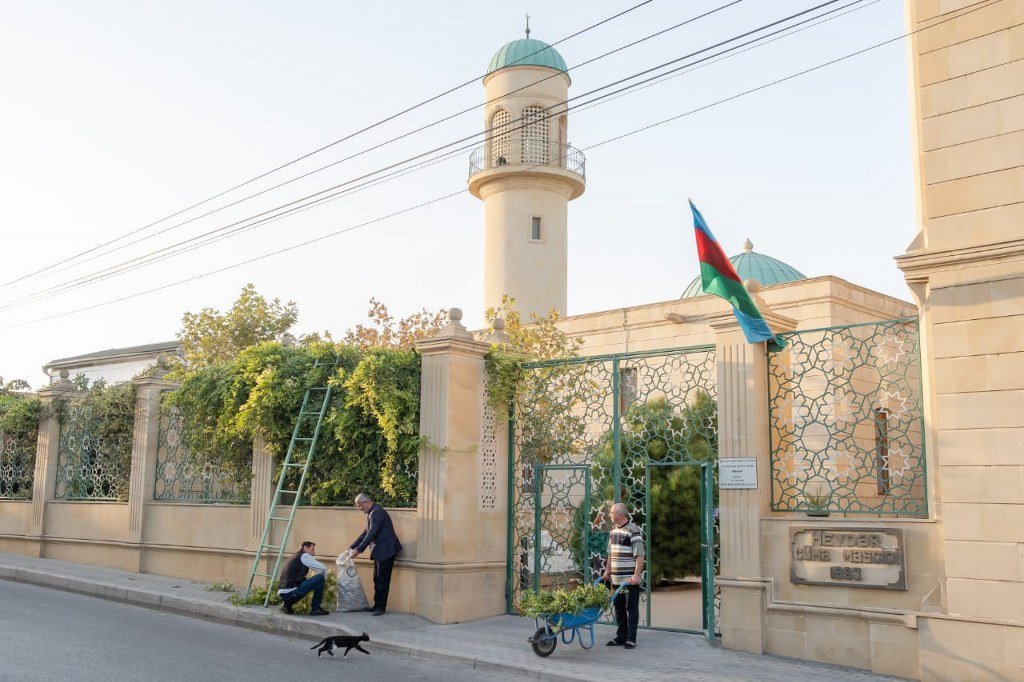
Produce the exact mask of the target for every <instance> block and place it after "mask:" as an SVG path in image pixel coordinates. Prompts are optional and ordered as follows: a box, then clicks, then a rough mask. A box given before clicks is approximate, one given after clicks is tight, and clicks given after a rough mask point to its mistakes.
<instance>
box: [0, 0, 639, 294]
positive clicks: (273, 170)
mask: <svg viewBox="0 0 1024 682" xmlns="http://www.w3.org/2000/svg"><path fill="white" fill-rule="evenodd" d="M652 2H654V0H643V1H642V2H639V3H637V4H635V5H633V6H631V7H627V8H626V9H624V10H622V11H621V12H617V13H616V14H613V15H612V16H610V17H607V18H605V19H602V20H601V21H598V22H597V23H595V24H591V25H590V26H587V27H586V28H583V29H580V30H579V31H576V32H575V33H573V34H571V35H568V36H566V37H564V38H562V39H561V40H556V41H555V42H553V43H551V44H550V45H549V46H547V47H543V48H541V49H539V50H536V51H534V52H532V53H530V54H528V55H525V56H523V57H520V58H519V59H517V60H516V61H517V62H518V61H525V60H527V59H529V58H530V57H532V56H534V55H536V54H538V53H540V52H544V51H545V50H547V49H549V48H551V47H554V46H555V45H559V44H561V43H564V42H566V41H568V40H571V39H572V38H576V37H578V36H580V35H582V34H584V33H586V32H588V31H591V30H593V29H595V28H598V27H599V26H603V25H604V24H607V23H609V22H611V21H614V20H615V19H618V18H620V17H622V16H625V15H626V14H629V13H630V12H633V11H634V10H638V9H640V8H641V7H643V6H645V5H649V4H650V3H652ZM485 76H487V74H486V73H485V74H483V75H480V76H475V77H473V78H471V79H469V80H468V81H465V82H463V83H460V84H459V85H456V86H453V87H451V88H448V89H447V90H445V91H443V92H440V93H438V94H436V95H432V96H431V97H428V98H427V99H425V100H423V101H421V102H418V103H416V104H414V105H412V106H410V107H406V108H405V109H402V110H401V111H398V112H396V113H394V114H391V115H389V116H386V117H384V118H382V119H380V120H379V121H376V122H375V123H372V124H370V125H368V126H366V127H364V128H360V129H359V130H356V131H354V132H351V133H348V134H347V135H345V136H343V137H341V138H338V139H337V140H334V141H333V142H330V143H328V144H325V145H323V146H322V147H319V148H317V149H314V150H313V151H310V152H307V153H305V154H303V155H302V156H299V157H296V158H294V159H292V160H291V161H288V162H286V163H283V164H281V165H279V166H276V167H275V168H271V169H270V170H268V171H265V172H263V173H260V174H259V175H255V176H253V177H251V178H249V179H248V180H245V181H243V182H240V183H238V184H237V185H234V186H232V187H229V188H228V189H225V190H223V191H221V192H218V193H217V194H214V195H213V196H210V197H207V198H206V199H203V200H202V201H199V202H196V203H194V204H192V205H191V206H187V207H185V208H183V209H181V210H179V211H175V212H174V213H171V214H170V215H166V216H164V217H163V218H160V219H159V220H155V221H153V222H151V223H149V224H148V225H143V226H142V227H139V228H136V229H134V230H131V231H129V232H126V233H124V234H122V235H120V236H119V237H115V238H114V239H112V240H109V241H106V242H104V243H102V244H98V245H97V246H94V247H92V248H90V249H87V250H85V251H82V252H80V253H77V254H75V255H73V256H69V257H67V258H65V259H63V260H60V261H57V262H56V263H53V264H51V265H48V266H45V267H43V268H40V269H39V270H35V271H33V272H30V273H27V274H25V275H22V276H20V277H18V278H16V279H13V280H10V281H8V282H3V283H0V288H2V287H6V286H8V285H10V284H14V283H16V282H20V281H22V280H25V279H28V278H30V277H34V276H35V275H38V274H41V273H44V272H47V271H48V270H50V269H51V268H54V267H56V266H59V265H64V264H65V263H69V262H71V261H74V260H77V259H78V258H80V257H81V256H85V255H88V254H90V253H93V252H95V251H97V250H99V249H102V248H104V247H106V246H110V245H112V244H116V243H117V242H119V241H121V240H122V239H125V238H126V237H130V236H132V235H134V234H138V233H139V232H143V231H145V230H148V229H149V228H151V227H155V226H156V225H159V224H160V223H163V222H166V221H168V220H171V219H172V218H176V217H178V216H180V215H182V214H183V213H187V212H188V211H191V210H192V209H194V208H198V207H200V206H203V205H205V204H208V203H209V202H211V201H214V200H215V199H219V198H221V197H223V196H225V195H226V194H230V193H231V192H234V191H235V190H238V189H241V188H242V187H245V186H247V185H250V184H252V183H254V182H256V181H257V180H262V179H263V178H265V177H267V176H269V175H272V174H274V173H276V172H278V171H280V170H283V169H285V168H288V167H289V166H293V165H295V164H296V163H298V162H300V161H304V160H305V159H308V158H310V157H311V156H314V155H316V154H319V153H320V152H323V151H326V150H328V149H330V148H332V147H335V146H337V145H339V144H341V143H342V142H347V141H348V140H351V139H352V138H354V137H356V136H358V135H362V134H363V133H365V132H368V131H370V130H373V129H374V128H378V127H380V126H382V125H384V124H385V123H388V122H390V121H393V120H395V119H396V118H398V117H400V116H404V115H405V114H408V113H410V112H412V111H415V110H416V109H419V108H421V107H423V106H426V105H427V104H430V103H431V102H435V101H437V100H439V99H441V98H442V97H445V96H447V95H450V94H452V93H453V92H457V91H458V90H461V89H462V88H464V87H466V86H467V85H472V84H473V83H475V82H477V81H478V80H480V79H481V78H484V77H485Z"/></svg>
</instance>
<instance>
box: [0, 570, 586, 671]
mask: <svg viewBox="0 0 1024 682" xmlns="http://www.w3.org/2000/svg"><path fill="white" fill-rule="evenodd" d="M0 580H8V581H11V582H19V583H26V584H29V585H35V586H37V587H46V588H49V589H53V590H60V591H62V592H71V593H74V594H81V595H84V596H87V597H96V598H98V599H106V600H108V601H114V602H121V603H124V604H130V605H132V606H140V607H143V608H147V609H150V610H154V611H161V612H164V613H173V614H175V615H179V616H187V617H189V618H197V619H200V620H207V621H212V622H215V623H220V624H222V625H233V626H235V627H242V628H247V629H249V630H258V631H260V632H266V633H268V634H272V635H280V636H286V637H294V638H297V639H305V640H309V641H316V640H319V639H322V638H323V637H327V636H329V635H333V634H337V631H338V630H341V631H343V632H346V633H348V634H355V633H352V632H351V631H350V630H349V629H348V628H346V627H345V626H343V625H340V624H334V623H331V624H328V623H326V622H324V621H313V620H302V619H299V618H295V617H293V616H292V617H290V616H286V615H284V614H279V613H278V612H277V611H276V610H275V611H271V612H267V611H258V610H254V609H251V608H248V607H243V606H234V605H232V604H214V603H210V602H207V601H199V600H195V599H190V598H188V597H178V596H174V595H161V594H155V593H153V592H146V591H143V590H137V589H133V588H128V587H122V586H119V585H112V584H110V583H102V582H95V581H90V580H83V579H81V578H71V577H67V576H62V575H58V574H53V573H46V572H43V571H35V570H31V569H25V568H15V567H11V566H0ZM373 644H374V646H375V647H376V648H379V649H381V650H383V651H388V652H390V653H393V654H398V655H399V656H403V657H406V658H420V659H430V660H437V661H448V662H452V663H457V664H459V665H464V666H467V667H472V668H473V669H474V670H479V671H481V672H489V673H511V674H516V675H520V676H526V677H528V678H529V679H536V680H550V681H552V682H555V681H562V680H564V681H566V682H580V681H581V680H587V679H589V678H586V677H577V676H575V675H566V674H563V673H555V672H552V671H546V670H544V669H543V668H542V667H539V666H538V667H532V666H526V667H524V666H519V665H514V664H511V663H503V662H499V661H493V660H489V659H485V658H479V657H475V656H467V655H460V654H457V653H451V652H448V651H438V650H436V649H418V648H414V647H411V646H409V645H405V644H397V643H395V642H391V641H388V640H380V639H375V640H373Z"/></svg>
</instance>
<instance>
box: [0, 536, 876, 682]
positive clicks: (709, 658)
mask: <svg viewBox="0 0 1024 682" xmlns="http://www.w3.org/2000/svg"><path fill="white" fill-rule="evenodd" d="M0 578H2V579H6V580H13V581H16V582H25V583H32V584H35V585H42V586H45V587H51V588H54V589H59V590H66V591H69V592H77V593H80V594H85V595H90V596H95V597H101V598H104V599H111V600H114V601H121V602H126V603H129V604H134V605H138V606H144V607H147V608H151V609H157V610H159V611H168V612H172V613H178V614H183V615H188V616H193V617H195V618H203V619H207V620H213V621H218V622H221V623H227V624H230V625H238V626H241V627H248V628H253V629H259V630H264V631H266V632H271V633H275V634H281V635H286V636H291V637H302V638H308V639H312V640H317V639H320V638H321V637H325V636H327V635H334V634H341V633H342V632H349V633H355V634H358V633H361V632H364V631H365V632H367V633H369V635H370V637H371V642H372V646H373V647H374V648H377V649H382V650H388V651H392V652H395V653H398V654H401V655H406V656H413V657H419V658H433V659H440V660H445V661H447V662H451V663H461V664H464V665H467V666H472V667H474V668H476V669H478V670H487V671H489V672H507V673H510V674H515V675H517V676H523V677H527V678H530V679H538V680H595V679H606V678H611V679H615V678H618V679H635V680H641V679H642V680H778V681H780V682H782V681H785V682H799V681H800V680H823V679H828V680H888V679H893V678H889V677H884V676H880V675H875V674H872V673H869V672H865V671H860V670H853V669H849V668H840V667H836V666H831V665H825V664H822V663H811V662H806V661H797V660H793V659H787V658H779V657H776V656H757V655H753V654H746V653H742V652H737V651H729V650H726V649H723V648H721V647H720V646H711V645H709V644H708V643H707V641H706V640H705V639H704V638H703V637H700V636H698V635H685V634H676V633H669V632H660V631H654V630H642V631H641V632H640V636H639V638H638V639H639V642H638V644H639V646H638V647H637V649H635V650H634V651H631V652H626V651H625V650H623V649H619V648H615V649H611V648H607V647H605V646H604V643H605V642H606V641H608V640H609V639H611V637H612V635H613V634H614V633H613V629H612V628H611V627H610V626H606V625H601V626H598V627H597V628H596V641H597V646H595V647H594V649H593V650H591V651H585V650H583V649H581V648H580V647H579V645H577V644H575V643H573V644H572V645H569V646H564V645H562V644H561V643H559V645H558V648H557V649H556V650H555V652H554V653H553V654H552V655H551V656H550V657H549V658H539V657H538V656H536V655H535V654H534V653H533V651H532V650H531V649H530V645H529V644H527V642H526V638H527V637H529V636H530V635H531V634H532V633H533V630H534V626H533V621H532V620H527V619H525V618H519V617H516V616H495V617H493V618H487V619H484V620H479V621H473V622H469V623H459V624H455V625H436V624H434V623H431V622H430V621H428V620H426V619H424V618H421V617H419V616H415V615H411V614H405V613H390V612H389V613H388V614H387V615H385V616H381V617H379V618H374V617H372V616H371V615H370V614H368V613H332V614H331V615H330V616H325V617H321V618H310V617H304V616H287V615H284V614H282V613H280V612H278V611H277V610H276V609H267V608H262V607H258V606H249V607H238V606H232V605H231V604H230V603H228V601H227V597H228V595H227V594H225V593H224V592H211V591H208V590H207V589H206V584H205V583H199V582H194V581H191V580H182V579H176V578H167V577H164V576H158V575H149V574H145V573H129V572H127V571H119V570H116V569H111V568H103V567H100V566H89V565H84V564H72V563H68V562H64V561H55V560H53V559H34V558H31V557H27V556H22V555H19V554H7V553H2V552H0ZM325 606H326V605H325Z"/></svg>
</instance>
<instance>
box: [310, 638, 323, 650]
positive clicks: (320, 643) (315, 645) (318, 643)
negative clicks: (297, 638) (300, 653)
mask: <svg viewBox="0 0 1024 682" xmlns="http://www.w3.org/2000/svg"><path fill="white" fill-rule="evenodd" d="M326 641H327V640H326V639H321V640H320V641H319V642H317V643H316V644H314V645H313V646H311V647H309V648H310V649H316V648H317V647H318V646H321V645H322V644H323V643H324V642H326Z"/></svg>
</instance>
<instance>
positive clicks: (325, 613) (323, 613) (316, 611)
mask: <svg viewBox="0 0 1024 682" xmlns="http://www.w3.org/2000/svg"><path fill="white" fill-rule="evenodd" d="M330 614H331V612H330V611H324V610H323V609H314V610H312V611H310V612H309V615H311V616H329V615H330Z"/></svg>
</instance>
